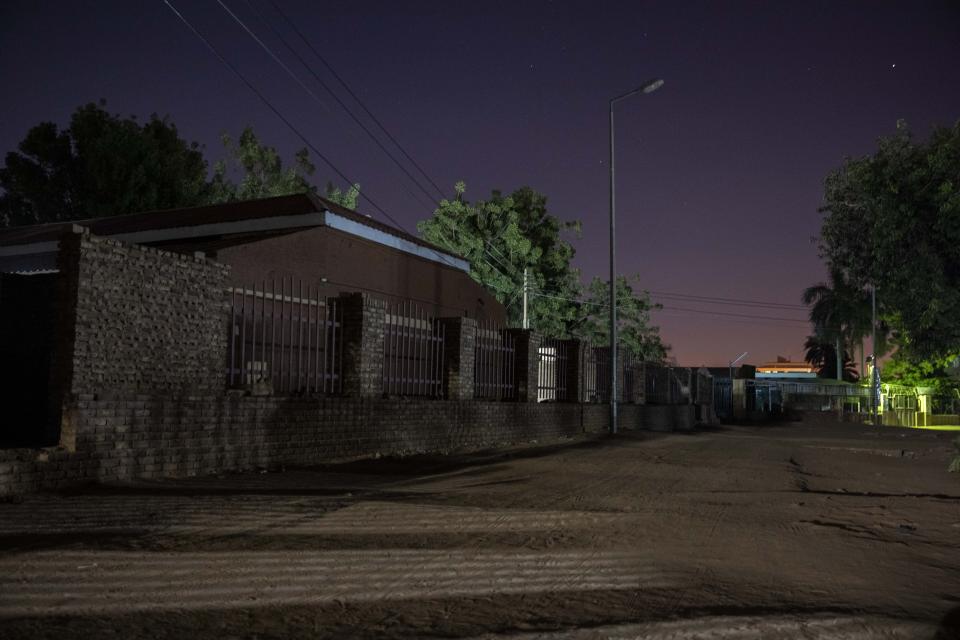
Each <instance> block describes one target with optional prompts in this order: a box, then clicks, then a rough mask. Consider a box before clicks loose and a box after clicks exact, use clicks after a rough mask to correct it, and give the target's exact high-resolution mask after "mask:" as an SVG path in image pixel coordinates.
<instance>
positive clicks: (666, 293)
mask: <svg viewBox="0 0 960 640" xmlns="http://www.w3.org/2000/svg"><path fill="white" fill-rule="evenodd" d="M648 293H650V294H651V295H656V296H663V297H676V298H683V299H689V300H698V301H702V302H708V303H709V302H716V303H718V304H720V303H724V304H726V303H740V304H742V305H743V306H753V305H756V306H765V307H771V308H782V309H803V310H806V309H807V307H806V306H805V305H802V304H788V303H786V302H769V301H764V300H744V299H742V298H726V297H720V296H701V295H695V294H691V293H673V292H670V291H649V292H648Z"/></svg>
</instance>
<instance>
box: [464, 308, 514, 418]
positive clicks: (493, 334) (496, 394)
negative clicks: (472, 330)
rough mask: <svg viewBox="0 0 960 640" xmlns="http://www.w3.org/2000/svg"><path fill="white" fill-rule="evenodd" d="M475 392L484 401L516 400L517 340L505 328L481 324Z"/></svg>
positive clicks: (478, 327) (474, 376)
mask: <svg viewBox="0 0 960 640" xmlns="http://www.w3.org/2000/svg"><path fill="white" fill-rule="evenodd" d="M473 395H474V398H477V399H478V400H479V399H482V400H514V399H516V397H517V387H516V341H515V339H514V337H513V336H511V335H510V334H509V333H507V331H506V329H504V328H503V327H500V326H497V325H494V324H492V323H480V324H478V325H477V339H476V346H475V347H474V352H473Z"/></svg>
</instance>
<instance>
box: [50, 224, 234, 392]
mask: <svg viewBox="0 0 960 640" xmlns="http://www.w3.org/2000/svg"><path fill="white" fill-rule="evenodd" d="M61 246H63V250H62V255H61V271H62V272H63V273H65V274H68V275H67V281H68V282H67V297H68V300H67V303H66V305H65V306H66V308H68V309H71V310H73V311H74V312H75V316H74V317H75V319H76V322H75V324H74V330H73V333H72V345H71V346H72V353H73V362H72V380H71V381H70V386H69V390H70V392H71V393H72V394H74V395H76V394H89V393H93V394H101V395H105V394H124V393H138V392H139V393H145V392H149V393H184V392H190V393H203V392H209V391H214V390H218V389H222V388H223V386H224V379H223V378H224V368H225V363H226V348H227V326H228V325H227V322H228V320H227V312H228V309H227V306H226V297H225V295H224V291H225V288H226V281H227V275H228V269H229V268H228V267H226V266H225V265H221V264H217V263H215V262H212V261H210V260H207V259H205V258H199V257H194V256H187V255H181V254H175V253H169V252H165V251H158V250H156V249H150V248H147V247H141V246H137V245H128V244H124V243H121V242H117V241H114V240H108V239H104V238H98V237H96V236H92V235H90V234H89V233H85V232H84V233H74V234H68V235H67V237H66V238H65V239H64V240H63V242H62V243H61ZM64 263H66V264H64ZM69 348H70V347H68V349H69Z"/></svg>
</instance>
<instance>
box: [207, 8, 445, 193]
mask: <svg viewBox="0 0 960 640" xmlns="http://www.w3.org/2000/svg"><path fill="white" fill-rule="evenodd" d="M217 2H218V4H219V5H220V6H221V7H223V10H224V11H226V12H227V13H228V14H229V15H230V17H231V18H233V20H234V21H235V22H236V23H237V24H239V25H240V26H241V27H242V28H243V30H244V31H246V32H247V34H248V35H249V36H250V37H251V38H253V39H254V41H255V42H256V43H257V44H258V45H260V47H261V48H262V49H263V50H264V51H266V52H267V54H268V55H269V56H270V57H271V58H273V60H274V61H275V62H276V63H277V64H279V65H280V66H281V68H282V69H283V70H284V71H285V72H286V73H287V74H288V75H289V76H290V77H291V78H293V80H294V81H295V82H296V83H297V84H298V85H300V87H301V88H303V90H304V91H306V92H307V94H308V95H310V97H311V98H313V99H314V100H315V101H317V102H318V103H319V104H321V105H323V104H324V103H323V102H322V101H321V100H320V98H319V97H317V95H316V94H315V93H314V92H313V91H311V90H310V89H309V88H308V87H307V86H306V85H305V84H304V83H303V82H302V81H301V80H300V78H299V77H298V76H297V75H296V74H295V73H294V72H293V71H292V70H291V69H290V68H289V67H288V66H287V65H285V64H284V63H283V62H282V61H281V60H280V57H279V56H277V55H276V53H274V52H273V50H272V49H270V47H269V46H268V45H267V44H266V43H264V42H263V40H261V39H260V38H259V37H257V35H256V34H255V33H254V32H253V31H252V30H251V29H250V28H249V27H248V26H247V25H246V24H245V23H244V22H243V20H241V19H240V18H239V17H238V16H237V15H236V14H235V13H234V12H233V11H231V10H230V8H229V7H228V6H227V5H226V4H225V3H224V2H223V0H217ZM245 2H246V5H247V6H248V7H249V8H250V10H251V11H253V13H254V15H255V16H256V17H257V19H258V20H259V21H260V23H261V24H263V25H265V26H266V27H267V28H268V29H269V30H270V31H271V33H273V35H274V36H275V37H276V38H277V39H278V40H280V42H281V43H283V46H284V47H286V49H287V51H289V52H290V53H292V54H293V56H294V57H295V58H296V59H297V61H299V62H300V64H301V65H302V66H303V68H304V69H306V70H307V72H308V73H309V74H310V75H311V76H313V79H314V80H316V82H317V84H319V85H320V86H321V87H323V89H324V90H325V91H326V92H327V93H328V94H329V95H330V97H332V98H333V99H334V101H336V103H337V104H338V105H340V108H342V109H343V110H344V112H346V114H347V115H348V116H350V118H351V119H352V120H353V121H354V122H355V123H356V124H357V126H358V127H360V128H361V129H362V130H363V132H364V133H366V134H367V136H368V137H369V138H370V139H371V140H372V141H373V142H374V144H376V145H377V147H378V148H379V149H380V150H381V151H382V152H383V153H384V154H385V155H386V156H387V157H388V158H389V159H390V160H391V161H392V162H393V164H394V165H396V166H397V168H398V169H400V171H402V172H403V173H404V175H406V176H407V178H409V179H410V181H411V182H413V184H415V185H416V186H417V188H418V189H420V191H422V192H423V193H424V195H426V197H427V198H428V199H429V200H430V201H431V202H432V203H433V205H435V206H438V207H439V206H440V203H439V202H438V201H437V199H436V198H434V197H433V195H432V194H431V193H430V192H429V191H427V190H426V189H425V188H424V187H423V185H422V184H420V181H419V180H418V179H417V178H416V177H414V176H413V174H411V173H410V172H409V171H408V170H407V168H406V167H404V166H403V164H401V163H400V161H399V160H397V158H396V157H394V155H393V154H392V153H390V150H389V149H387V148H386V147H385V146H384V145H383V143H382V142H381V141H380V139H379V138H377V137H376V136H375V135H374V134H373V132H372V131H370V129H369V128H368V127H367V126H366V125H365V124H364V123H363V121H362V120H360V118H358V117H357V116H356V114H355V113H354V112H353V110H352V109H350V107H349V106H348V105H347V104H346V103H345V102H344V101H343V100H341V99H340V96H338V95H337V94H336V93H335V92H334V91H333V89H331V88H330V86H329V85H327V83H326V82H324V81H323V78H321V77H320V75H319V74H317V72H316V71H314V70H313V67H311V66H310V64H309V63H308V62H307V61H306V60H304V59H303V56H301V55H300V53H299V52H297V50H296V49H294V48H293V47H292V46H290V43H289V42H287V39H286V38H284V37H283V34H281V33H280V32H279V31H277V30H276V29H275V28H274V27H273V25H271V24H270V23H269V22H268V21H267V20H266V19H265V18H264V17H263V16H262V15H261V14H260V12H259V11H257V9H256V8H255V7H254V6H253V5H252V4H251V3H250V0H245ZM324 106H325V105H324ZM411 195H412V194H411ZM421 204H422V203H421Z"/></svg>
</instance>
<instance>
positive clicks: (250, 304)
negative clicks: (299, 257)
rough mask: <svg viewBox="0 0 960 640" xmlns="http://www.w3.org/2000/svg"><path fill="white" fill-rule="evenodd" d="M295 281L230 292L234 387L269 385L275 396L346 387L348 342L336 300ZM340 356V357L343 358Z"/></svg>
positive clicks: (230, 380)
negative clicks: (345, 348) (342, 369)
mask: <svg viewBox="0 0 960 640" xmlns="http://www.w3.org/2000/svg"><path fill="white" fill-rule="evenodd" d="M320 290H321V288H320V287H319V286H316V287H315V286H313V285H311V284H310V283H307V284H306V285H305V286H304V283H303V281H302V280H299V281H297V282H296V283H295V282H294V279H293V278H289V284H288V279H287V278H282V279H281V280H280V287H279V290H278V287H277V282H276V280H271V281H270V287H269V290H268V288H267V281H266V280H262V281H261V282H259V283H254V284H253V285H251V287H250V288H246V287H243V288H230V289H228V300H229V302H230V323H229V326H228V330H229V334H230V335H229V339H230V346H229V351H228V359H229V361H228V363H227V371H226V381H227V385H228V386H229V387H233V388H238V387H249V386H251V385H254V384H258V383H265V382H267V383H269V386H268V387H266V388H268V389H272V391H273V392H274V393H297V394H302V393H328V392H335V391H337V390H338V389H340V387H341V384H340V383H341V379H340V378H341V376H340V375H339V369H340V362H342V352H343V341H342V339H340V338H341V335H342V331H341V320H340V318H339V315H338V313H337V310H338V307H337V305H336V301H332V302H330V303H327V302H325V301H322V300H320V299H319V295H320ZM338 352H339V356H338Z"/></svg>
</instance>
